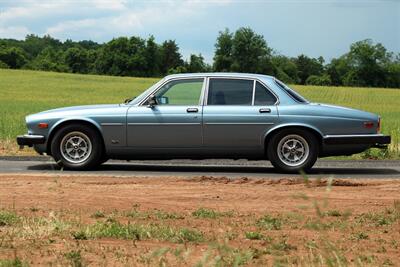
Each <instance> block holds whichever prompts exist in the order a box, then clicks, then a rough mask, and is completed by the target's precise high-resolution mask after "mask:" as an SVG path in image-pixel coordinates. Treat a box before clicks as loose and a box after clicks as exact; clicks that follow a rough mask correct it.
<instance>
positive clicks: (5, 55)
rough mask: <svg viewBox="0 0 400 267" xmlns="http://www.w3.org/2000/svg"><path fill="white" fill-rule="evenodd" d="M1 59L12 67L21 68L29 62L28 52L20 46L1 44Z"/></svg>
mask: <svg viewBox="0 0 400 267" xmlns="http://www.w3.org/2000/svg"><path fill="white" fill-rule="evenodd" d="M0 61H2V62H3V63H4V64H6V65H7V66H8V67H9V68H11V69H19V68H21V67H22V66H24V65H25V63H26V62H27V59H26V53H25V51H24V50H22V49H21V48H19V47H6V46H0Z"/></svg>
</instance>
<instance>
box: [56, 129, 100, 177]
mask: <svg viewBox="0 0 400 267" xmlns="http://www.w3.org/2000/svg"><path fill="white" fill-rule="evenodd" d="M51 153H52V155H53V157H54V160H55V161H56V162H57V164H59V165H60V166H63V167H66V168H67V169H74V170H84V169H90V168H93V167H95V166H97V165H99V164H100V163H101V159H102V156H103V145H102V142H101V137H100V136H99V134H98V133H97V131H95V130H94V129H93V128H91V127H88V126H86V125H79V124H70V125H67V126H65V127H63V128H61V129H60V130H58V131H57V132H56V134H55V135H54V138H53V140H52V143H51Z"/></svg>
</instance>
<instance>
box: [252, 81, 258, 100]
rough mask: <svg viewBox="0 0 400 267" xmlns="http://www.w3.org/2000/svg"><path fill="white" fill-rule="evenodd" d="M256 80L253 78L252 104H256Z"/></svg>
mask: <svg viewBox="0 0 400 267" xmlns="http://www.w3.org/2000/svg"><path fill="white" fill-rule="evenodd" d="M256 83H257V82H256V80H253V97H252V99H251V105H252V106H254V100H255V99H256Z"/></svg>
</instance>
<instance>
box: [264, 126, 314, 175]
mask: <svg viewBox="0 0 400 267" xmlns="http://www.w3.org/2000/svg"><path fill="white" fill-rule="evenodd" d="M290 140H295V141H292V142H291V141H290ZM296 140H297V141H296ZM290 142H291V144H292V145H291V147H295V148H292V149H285V144H290ZM297 142H298V143H297ZM304 142H305V143H304ZM294 144H296V146H295V145H294ZM278 146H280V149H279V150H278ZM307 146H308V153H306V151H307V149H306V148H307ZM266 149H267V155H268V159H269V160H270V161H271V163H272V165H273V166H274V167H275V168H276V169H277V170H278V171H280V172H285V173H299V172H301V171H304V172H308V171H309V170H310V169H311V168H312V166H313V165H314V164H315V162H316V160H317V158H318V150H319V145H318V140H317V138H316V137H315V135H314V134H313V133H311V132H309V131H307V130H303V129H293V128H289V129H283V130H281V131H279V132H278V133H276V134H274V135H273V136H272V137H271V139H270V140H269V142H268V144H267V147H266ZM302 149H303V151H305V152H304V154H302V153H301V150H302ZM278 151H281V152H278ZM284 152H286V153H284ZM288 153H289V154H288ZM298 153H299V154H298ZM285 155H288V156H285ZM299 155H300V157H299ZM291 157H292V158H293V159H292V160H293V161H295V157H297V158H300V159H299V160H298V162H289V161H290V160H291V159H290V158H291Z"/></svg>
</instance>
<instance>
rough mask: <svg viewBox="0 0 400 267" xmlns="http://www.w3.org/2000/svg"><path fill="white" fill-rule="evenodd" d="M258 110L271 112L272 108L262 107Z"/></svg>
mask: <svg viewBox="0 0 400 267" xmlns="http://www.w3.org/2000/svg"><path fill="white" fill-rule="evenodd" d="M258 111H259V112H260V113H271V109H270V108H260V109H259V110H258Z"/></svg>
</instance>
